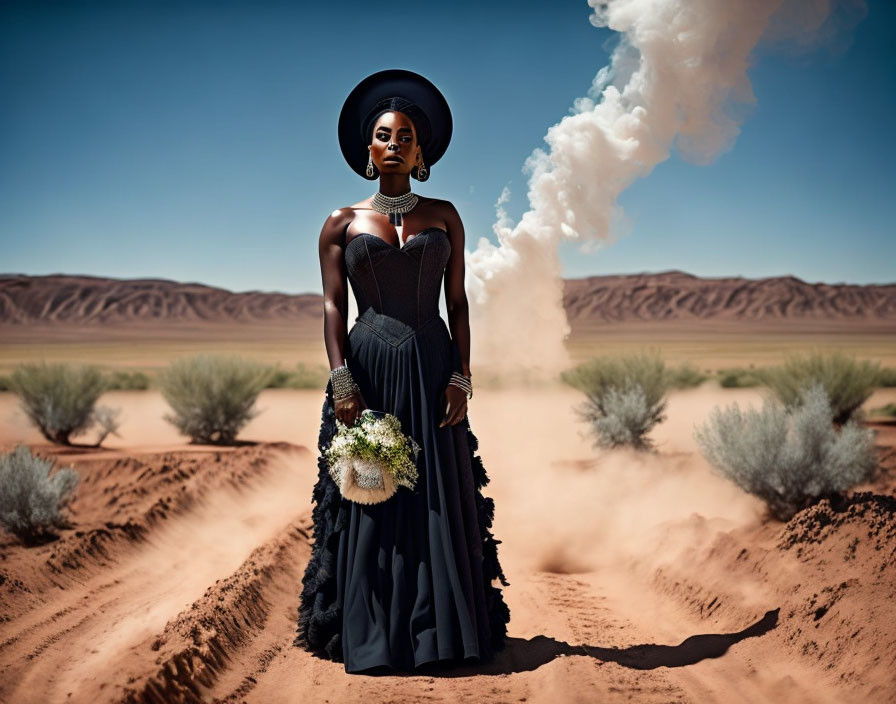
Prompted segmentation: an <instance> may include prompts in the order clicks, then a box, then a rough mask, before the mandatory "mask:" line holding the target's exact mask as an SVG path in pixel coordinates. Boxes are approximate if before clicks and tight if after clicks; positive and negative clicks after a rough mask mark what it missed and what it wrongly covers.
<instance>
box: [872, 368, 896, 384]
mask: <svg viewBox="0 0 896 704" xmlns="http://www.w3.org/2000/svg"><path fill="white" fill-rule="evenodd" d="M877 385H878V386H884V387H887V388H893V387H894V386H896V367H883V368H882V369H881V370H880V374H879V375H878V377H877Z"/></svg>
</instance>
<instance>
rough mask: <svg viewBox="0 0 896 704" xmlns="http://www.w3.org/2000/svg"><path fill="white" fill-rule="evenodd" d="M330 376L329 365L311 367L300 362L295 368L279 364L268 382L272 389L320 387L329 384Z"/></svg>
mask: <svg viewBox="0 0 896 704" xmlns="http://www.w3.org/2000/svg"><path fill="white" fill-rule="evenodd" d="M329 378H330V369H329V367H324V366H323V365H318V366H316V367H311V366H309V365H306V364H303V363H299V364H297V365H296V367H295V369H293V370H289V369H281V368H280V367H279V365H278V366H277V367H275V368H274V370H273V371H272V372H271V380H270V381H269V382H268V388H270V389H320V388H322V387H324V386H326V385H327V381H328V380H329Z"/></svg>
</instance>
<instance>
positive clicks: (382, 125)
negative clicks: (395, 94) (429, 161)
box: [370, 110, 420, 174]
mask: <svg viewBox="0 0 896 704" xmlns="http://www.w3.org/2000/svg"><path fill="white" fill-rule="evenodd" d="M370 154H371V155H372V157H373V165H374V166H376V168H377V169H378V170H379V172H380V173H381V174H410V173H411V171H412V170H413V168H414V167H415V166H416V165H417V162H418V160H419V157H420V147H419V145H418V144H417V131H416V130H415V129H414V123H413V122H412V121H411V118H409V117H408V116H407V115H405V114H404V113H403V112H399V111H398V110H392V111H390V112H384V113H383V114H382V115H380V116H379V117H378V118H377V121H376V123H375V124H374V126H373V137H372V141H371V143H370Z"/></svg>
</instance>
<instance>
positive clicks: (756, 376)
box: [717, 367, 764, 389]
mask: <svg viewBox="0 0 896 704" xmlns="http://www.w3.org/2000/svg"><path fill="white" fill-rule="evenodd" d="M717 379H718V382H719V386H721V387H722V388H723V389H746V388H752V387H754V386H761V385H762V384H763V383H764V382H763V378H762V373H761V372H759V371H757V370H755V369H744V368H743V367H729V368H726V369H720V370H719V371H718V372H717Z"/></svg>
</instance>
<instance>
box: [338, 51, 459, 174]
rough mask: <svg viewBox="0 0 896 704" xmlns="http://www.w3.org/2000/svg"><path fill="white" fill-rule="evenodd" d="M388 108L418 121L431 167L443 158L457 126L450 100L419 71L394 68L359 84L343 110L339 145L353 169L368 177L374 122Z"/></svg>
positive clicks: (419, 138)
mask: <svg viewBox="0 0 896 704" xmlns="http://www.w3.org/2000/svg"><path fill="white" fill-rule="evenodd" d="M387 110H399V111H401V112H403V113H404V114H406V115H407V116H408V117H409V118H410V119H411V122H413V123H414V129H415V130H416V132H417V142H418V144H419V145H420V148H421V150H422V151H423V163H424V164H426V166H427V168H428V167H430V166H432V165H433V164H435V163H436V162H437V161H438V160H439V159H441V158H442V155H443V154H444V153H445V150H446V149H447V148H448V143H449V142H450V141H451V131H452V128H453V123H452V120H451V110H450V108H449V107H448V101H447V100H445V96H443V95H442V94H441V92H439V89H438V88H436V87H435V86H434V85H433V84H432V83H431V82H430V81H429V80H427V79H426V78H424V77H423V76H421V75H420V74H419V73H414V72H413V71H407V70H405V69H401V68H390V69H386V70H384V71H378V72H377V73H373V74H371V75H369V76H367V78H365V79H364V80H362V81H361V82H360V83H359V84H358V85H356V86H355V87H354V88H353V89H352V92H351V93H349V94H348V97H347V98H346V99H345V103H344V104H343V106H342V112H340V113H339V147H340V148H341V149H342V156H344V157H345V160H346V161H347V162H348V165H349V166H351V167H352V170H353V171H355V172H356V173H357V174H359V175H360V176H364V177H365V178H367V176H366V174H365V170H366V169H367V161H368V159H369V156H370V152H369V151H368V149H367V147H368V145H369V144H370V142H371V139H372V131H373V126H374V124H376V120H377V118H378V117H379V116H380V115H381V114H382V113H384V112H386V111H387Z"/></svg>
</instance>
